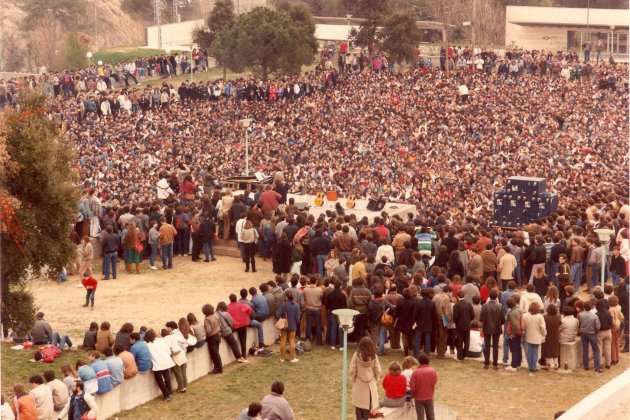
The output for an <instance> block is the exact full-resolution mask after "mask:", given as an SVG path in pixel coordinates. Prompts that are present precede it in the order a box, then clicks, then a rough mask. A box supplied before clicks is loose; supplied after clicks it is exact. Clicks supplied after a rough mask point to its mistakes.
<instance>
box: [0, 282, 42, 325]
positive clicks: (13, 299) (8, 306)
mask: <svg viewBox="0 0 630 420" xmlns="http://www.w3.org/2000/svg"><path fill="white" fill-rule="evenodd" d="M37 309H38V308H37V307H36V306H35V301H34V300H33V295H32V294H31V293H30V292H28V291H27V290H25V289H24V288H20V289H17V290H10V291H9V292H8V293H7V295H6V296H3V297H2V324H3V326H4V328H11V329H12V330H13V331H15V332H16V333H17V334H18V336H20V337H22V336H24V335H26V334H27V333H28V332H30V331H31V329H32V328H33V325H34V324H35V314H36V312H37Z"/></svg>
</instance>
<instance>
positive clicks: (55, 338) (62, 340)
mask: <svg viewBox="0 0 630 420" xmlns="http://www.w3.org/2000/svg"><path fill="white" fill-rule="evenodd" d="M50 344H52V345H53V346H55V347H58V348H59V350H61V351H63V348H64V347H65V345H66V344H68V347H72V341H70V337H68V336H67V335H59V333H53V335H52V337H51V339H50Z"/></svg>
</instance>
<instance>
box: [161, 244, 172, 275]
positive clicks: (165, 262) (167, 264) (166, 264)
mask: <svg viewBox="0 0 630 420" xmlns="http://www.w3.org/2000/svg"><path fill="white" fill-rule="evenodd" d="M162 268H164V269H165V270H166V269H167V268H173V243H170V244H166V245H162Z"/></svg>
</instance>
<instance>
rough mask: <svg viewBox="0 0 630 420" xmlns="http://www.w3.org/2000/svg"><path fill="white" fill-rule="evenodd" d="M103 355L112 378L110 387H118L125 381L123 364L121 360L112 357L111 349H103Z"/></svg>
mask: <svg viewBox="0 0 630 420" xmlns="http://www.w3.org/2000/svg"><path fill="white" fill-rule="evenodd" d="M103 354H104V355H105V364H106V365H107V368H108V369H109V374H110V376H111V378H112V386H117V385H120V384H121V383H122V381H123V380H124V379H125V364H124V363H123V361H122V359H120V358H118V357H116V356H114V352H113V350H112V348H111V347H105V350H104V351H103Z"/></svg>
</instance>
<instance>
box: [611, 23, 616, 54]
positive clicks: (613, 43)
mask: <svg viewBox="0 0 630 420" xmlns="http://www.w3.org/2000/svg"><path fill="white" fill-rule="evenodd" d="M610 30H611V31H612V34H611V36H610V54H614V53H615V25H611V26H610Z"/></svg>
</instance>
